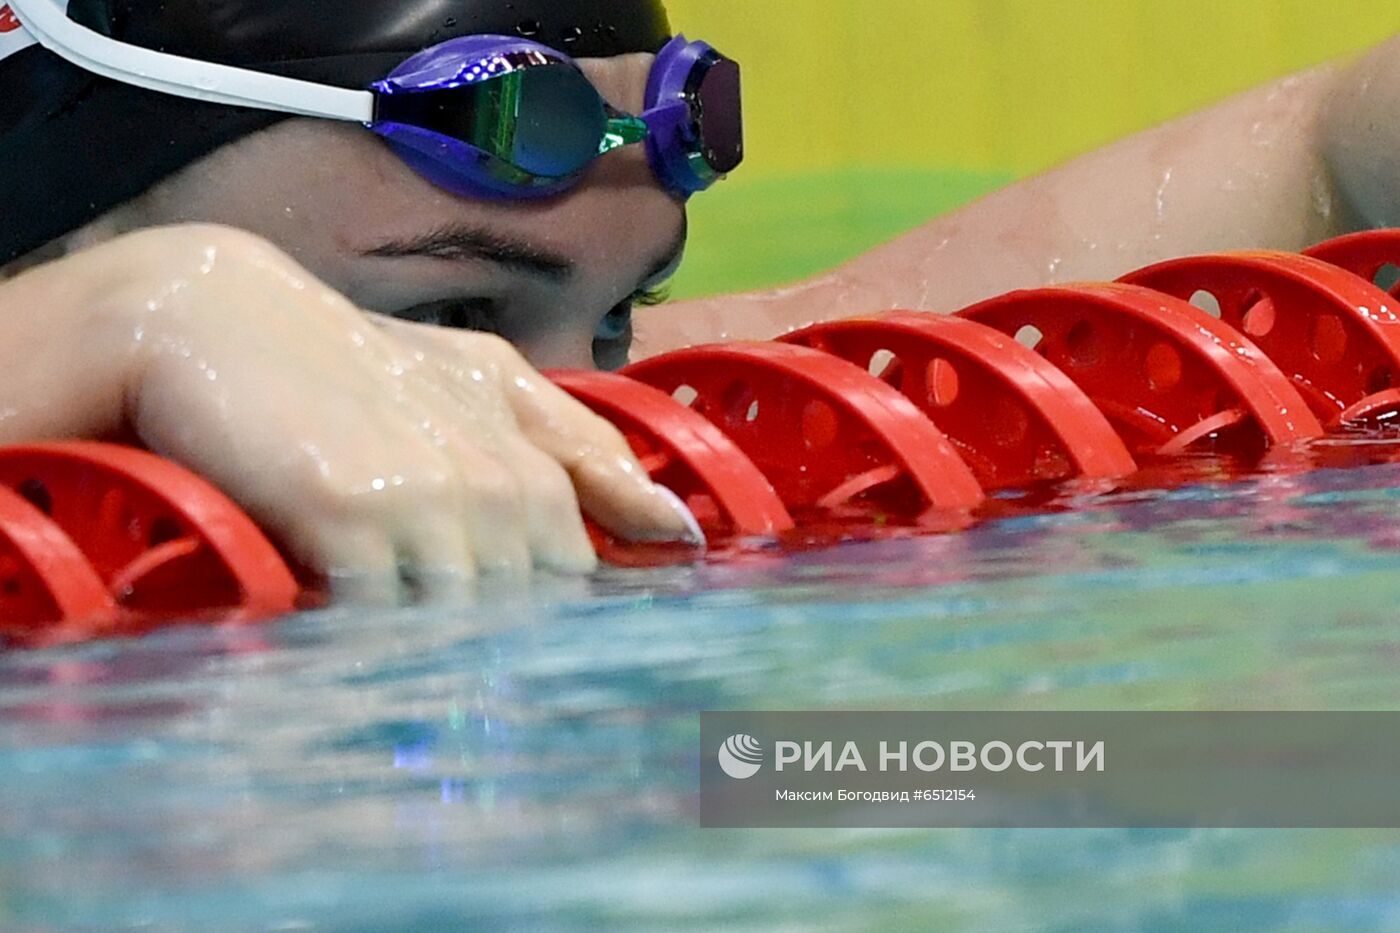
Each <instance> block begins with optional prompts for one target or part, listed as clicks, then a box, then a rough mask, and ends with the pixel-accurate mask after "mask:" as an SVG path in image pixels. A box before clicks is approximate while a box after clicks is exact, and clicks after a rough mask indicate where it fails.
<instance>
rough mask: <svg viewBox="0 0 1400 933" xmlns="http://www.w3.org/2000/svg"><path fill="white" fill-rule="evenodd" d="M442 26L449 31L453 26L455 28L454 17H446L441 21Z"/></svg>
mask: <svg viewBox="0 0 1400 933" xmlns="http://www.w3.org/2000/svg"><path fill="white" fill-rule="evenodd" d="M442 25H443V26H445V27H446V28H448V29H451V28H452V27H453V26H456V25H457V17H455V16H449V17H447V19H446V20H444V21H443V24H442Z"/></svg>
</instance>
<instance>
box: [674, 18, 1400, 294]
mask: <svg viewBox="0 0 1400 933" xmlns="http://www.w3.org/2000/svg"><path fill="white" fill-rule="evenodd" d="M667 7H668V9H669V10H670V13H671V22H672V25H673V26H674V27H675V28H676V29H677V30H680V31H684V32H686V33H688V34H690V35H691V36H693V37H697V38H704V39H706V40H707V41H709V42H711V43H712V44H714V45H716V46H717V47H719V48H720V49H722V50H723V51H725V52H726V53H728V54H730V55H732V56H733V57H735V58H737V59H739V60H740V61H741V62H742V64H743V66H744V78H745V86H746V90H745V110H746V118H747V122H748V146H749V154H748V161H747V162H746V164H745V165H744V167H743V168H742V169H741V170H740V171H739V172H738V173H736V174H735V176H734V177H733V178H731V179H729V180H728V181H726V182H725V183H723V184H721V185H719V186H718V187H717V188H716V189H714V190H713V191H711V192H708V193H706V194H705V195H704V196H702V197H697V198H696V199H695V200H694V201H693V202H692V209H691V216H692V223H693V226H694V235H693V237H692V241H691V249H690V253H689V256H688V258H687V261H686V264H685V266H684V268H683V269H682V271H681V273H680V275H679V276H678V277H677V279H676V281H675V283H674V293H675V295H676V296H677V297H687V296H694V295H700V294H709V293H713V292H719V291H732V290H739V289H748V288H756V287H761V286H767V285H776V284H780V283H782V282H785V281H790V280H792V279H796V278H800V277H803V276H807V275H811V274H813V273H816V272H819V271H821V270H823V269H827V268H830V267H831V266H834V265H836V264H838V263H839V262H841V261H843V260H845V259H847V258H849V257H851V256H854V255H856V254H858V253H860V252H861V251H863V250H865V249H867V248H869V247H871V246H874V245H875V244H877V243H880V242H882V241H884V240H887V239H889V238H890V237H892V236H894V235H896V234H898V233H900V232H902V231H904V230H907V229H910V228H912V227H915V226H917V225H918V224H920V223H921V222H923V221H924V220H927V219H928V218H929V217H932V216H934V215H936V214H939V213H942V212H944V211H947V210H950V209H952V208H955V207H957V206H959V205H961V204H964V203H966V202H967V201H969V200H972V199H974V198H976V197H977V196H979V195H981V194H984V193H986V192H987V191H989V190H991V189H993V188H996V187H998V186H1000V185H1003V184H1005V183H1006V182H1008V181H1011V180H1013V179H1015V178H1018V177H1022V176H1025V175H1028V174H1032V173H1034V172H1037V171H1040V170H1042V169H1045V168H1047V167H1049V166H1051V165H1054V164H1055V163H1057V162H1060V161H1062V160H1064V159H1066V158H1069V157H1071V156H1073V155H1075V154H1077V153H1080V152H1084V151H1087V150H1089V149H1092V148H1094V147H1096V146H1098V145H1100V144H1102V143H1105V142H1107V141H1109V140H1111V139H1115V138H1117V137H1119V136H1123V135H1125V134H1127V133H1131V132H1133V131H1134V130H1138V129H1142V128H1144V127H1147V126H1151V125H1152V124H1154V123H1159V122H1161V121H1162V120H1165V119H1168V118H1170V117H1173V116H1177V115H1180V114H1182V113H1185V112H1188V111H1190V110H1193V109H1195V108H1198V107H1201V106H1203V105H1205V104H1208V103H1210V102H1212V101H1215V100H1218V99H1220V98H1222V97H1225V96H1227V95H1228V94H1230V93H1232V92H1234V91H1238V90H1242V89H1244V88H1247V87H1249V86H1251V85H1254V84H1257V83H1259V82H1261V81H1264V80H1267V79H1269V78H1271V77H1275V76H1278V75H1282V74H1286V73H1288V72H1291V71H1296V70H1298V69H1301V68H1305V67H1308V66H1310V65H1314V64H1317V63H1319V62H1323V61H1326V60H1329V59H1333V58H1337V57H1338V56H1344V55H1349V54H1354V53H1355V52H1357V51H1358V50H1360V49H1363V48H1365V47H1367V46H1369V45H1372V44H1374V43H1375V42H1378V41H1380V40H1381V39H1383V38H1385V37H1386V36H1388V35H1391V34H1393V33H1396V32H1400V5H1397V4H1394V3H1391V2H1384V0H1335V2H1330V3H1321V2H1317V0H1169V2H1165V3H1164V2H1161V0H1154V2H1149V0H1077V2H1076V0H912V2H911V0H859V2H857V0H783V2H777V3H759V2H756V0H723V2H717V0H668V3H667Z"/></svg>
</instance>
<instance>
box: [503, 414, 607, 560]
mask: <svg viewBox="0 0 1400 933" xmlns="http://www.w3.org/2000/svg"><path fill="white" fill-rule="evenodd" d="M502 456H503V458H504V459H505V460H507V461H508V462H510V463H514V464H515V465H516V466H517V467H518V468H519V475H520V476H521V477H525V478H526V479H524V480H523V485H524V490H523V496H524V503H523V504H524V508H525V527H526V536H527V541H528V544H529V548H530V555H531V560H532V562H533V564H534V566H536V567H538V568H540V569H542V570H550V571H553V572H555V573H563V574H586V573H591V572H593V571H594V570H595V569H597V566H598V557H597V555H596V554H595V553H594V552H593V543H592V542H591V541H589V539H588V530H587V529H586V528H585V527H584V524H583V516H582V514H580V512H579V502H578V495H577V494H576V493H575V492H574V485H573V481H572V480H571V479H570V478H569V474H568V473H567V472H565V470H564V468H563V467H561V466H560V465H559V464H558V463H556V462H555V461H554V460H553V459H551V458H550V457H549V456H547V455H546V454H544V453H543V452H542V451H540V450H539V449H538V448H536V447H534V446H532V445H531V444H530V443H529V442H528V441H526V440H525V439H524V438H523V437H519V436H517V437H515V438H512V439H509V440H507V441H505V442H504V449H503V451H502Z"/></svg>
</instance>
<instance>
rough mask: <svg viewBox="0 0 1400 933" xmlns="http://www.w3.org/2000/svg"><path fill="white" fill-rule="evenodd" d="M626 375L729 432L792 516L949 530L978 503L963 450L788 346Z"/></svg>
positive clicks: (864, 376) (843, 371)
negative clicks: (829, 515) (847, 515)
mask: <svg viewBox="0 0 1400 933" xmlns="http://www.w3.org/2000/svg"><path fill="white" fill-rule="evenodd" d="M623 373H624V375H627V376H630V377H631V378H634V379H638V380H640V381H642V382H645V383H648V384H650V385H652V386H655V387H656V388H658V389H660V390H661V391H663V392H666V393H669V394H671V395H672V396H673V397H677V398H681V399H682V400H687V399H688V400H690V402H691V405H692V407H694V408H695V410H696V411H698V412H699V413H700V414H702V415H704V416H705V417H706V418H708V419H709V420H710V421H711V422H713V423H714V424H715V425H716V426H718V427H719V428H720V429H721V430H722V431H724V432H725V433H726V434H727V435H729V437H730V438H731V439H732V440H733V441H734V443H735V444H737V445H738V446H739V448H740V449H741V450H743V451H744V453H745V454H747V455H748V457H749V459H751V460H752V461H753V462H754V464H755V465H756V466H757V467H758V468H759V469H760V470H761V471H762V472H763V474H764V476H766V477H767V478H768V480H769V482H770V483H772V485H773V488H774V489H776V490H777V492H778V495H779V496H780V497H781V498H782V500H783V502H784V504H786V505H787V507H788V508H789V509H790V510H793V511H797V510H799V509H805V510H811V509H819V510H827V511H835V512H843V513H844V512H847V511H854V512H857V513H860V514H866V515H869V514H872V513H873V514H874V515H876V516H877V519H876V520H877V521H878V516H881V515H895V516H901V517H904V518H910V519H918V518H923V519H925V520H927V521H929V522H941V521H945V520H946V515H945V516H944V517H943V518H940V517H938V516H936V515H935V514H934V513H935V512H943V511H944V510H966V509H970V508H972V507H975V506H977V505H979V504H980V503H981V502H982V501H983V498H984V497H983V494H982V490H981V487H980V486H978V484H977V480H976V479H975V478H974V477H973V475H972V471H971V470H970V469H968V466H967V464H966V463H964V462H963V461H962V459H961V458H960V457H959V456H958V452H957V449H956V448H955V447H954V446H953V445H952V444H951V443H950V442H949V441H948V439H947V437H946V436H944V434H943V433H942V432H941V431H939V430H938V428H936V427H934V425H933V423H932V422H931V421H929V420H928V419H927V418H925V417H924V416H923V415H922V414H921V413H920V412H919V410H918V409H917V408H915V407H914V405H913V404H911V403H910V401H909V400H908V399H906V398H905V397H904V396H903V395H900V394H899V393H898V392H897V391H895V390H894V389H892V388H890V387H889V386H887V385H885V384H884V383H883V382H881V381H880V380H878V379H876V378H874V377H873V376H871V375H870V374H869V373H867V372H865V371H864V370H862V369H860V368H859V367H857V366H853V365H852V364H850V363H847V362H846V361H845V360H840V359H837V358H836V357H834V356H829V355H827V354H825V353H821V352H818V351H816V350H810V349H808V348H806V347H796V346H786V345H782V344H761V343H753V344H749V343H737V344H725V345H720V346H710V347H695V348H692V349H689V350H680V351H677V352H675V353H668V354H666V355H664V356H658V357H653V358H651V359H648V360H645V361H643V362H641V363H637V364H635V365H633V366H630V367H628V368H627V369H626V370H624V371H623Z"/></svg>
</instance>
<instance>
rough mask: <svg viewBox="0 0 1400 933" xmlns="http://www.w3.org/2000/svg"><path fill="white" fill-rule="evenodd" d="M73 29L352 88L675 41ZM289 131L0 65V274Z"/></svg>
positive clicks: (377, 23) (92, 5)
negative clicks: (452, 52)
mask: <svg viewBox="0 0 1400 933" xmlns="http://www.w3.org/2000/svg"><path fill="white" fill-rule="evenodd" d="M0 2H3V0H0ZM68 15H69V17H70V18H72V19H74V20H76V21H78V22H80V23H82V24H83V25H85V26H88V27H89V28H92V29H95V30H96V31H98V32H100V33H102V34H104V35H107V36H111V37H113V38H116V39H120V40H122V41H124V42H129V43H132V44H133V45H139V46H144V47H146V48H152V49H157V50H159V51H162V52H168V53H171V54H174V55H182V56H186V57H190V58H198V59H201V60H203V61H210V62H218V63H220V64H226V65H237V66H240V67H243V68H250V69H253V70H256V71H264V72H269V73H272V74H279V75H283V76H286V77H292V78H302V79H304V80H308V81H317V82H320V83H323V84H332V85H336V86H340V87H347V88H356V89H361V88H365V87H368V86H369V85H370V84H371V83H372V82H374V81H377V80H379V79H380V78H383V77H384V76H385V75H386V74H387V73H388V72H389V71H390V70H392V69H393V67H394V66H395V65H397V64H399V62H401V61H402V60H403V59H405V58H407V57H408V56H409V55H412V54H414V53H416V52H419V51H421V50H422V49H424V48H427V47H428V46H431V45H435V44H437V43H439V42H445V41H446V40H448V39H454V38H457V37H459V36H468V35H481V34H487V33H492V34H502V35H518V36H524V37H526V38H530V39H533V40H535V41H537V42H542V43H544V44H546V45H549V46H552V47H554V48H557V49H560V50H561V51H564V52H566V53H568V54H569V55H571V56H573V57H575V58H587V57H595V56H597V57H601V56H611V55H622V54H626V53H629V52H656V51H659V50H660V49H661V47H662V46H663V45H665V44H666V42H667V40H668V39H669V38H670V35H671V31H670V26H669V24H668V22H667V19H666V11H665V9H664V8H663V7H662V4H661V0H360V2H344V0H179V2H174V0H170V2H167V0H69V4H68ZM285 119H288V115H287V114H282V113H274V112H271V111H264V110H252V109H246V108H242V107H230V106H226V105H222V104H209V103H202V102H199V101H193V100H187V99H185V98H182V97H174V96H171V95H167V94H159V93H156V92H154V91H148V90H144V89H142V88H137V87H133V86H131V85H127V84H122V83H119V82H116V81H112V80H110V79H107V78H102V77H98V76H95V75H93V74H91V73H89V72H86V71H83V70H82V69H80V68H78V67H76V66H74V65H71V64H69V63H68V62H66V61H64V60H63V59H61V58H60V57H58V56H57V55H55V54H53V53H52V52H49V51H47V50H46V49H43V48H40V47H38V46H35V47H31V48H28V49H25V50H23V51H21V52H18V53H16V54H14V55H12V56H11V57H9V58H7V59H5V60H4V61H0V179H3V192H4V194H3V196H0V263H4V262H8V261H10V260H12V259H15V258H17V257H19V256H23V255H24V254H26V253H28V252H30V251H32V250H34V249H37V248H39V247H40V246H43V245H44V244H45V243H48V242H49V241H51V240H53V239H55V238H57V237H60V236H62V235H64V234H65V233H69V232H71V231H73V230H76V229H77V228H79V227H81V226H83V225H84V224H86V223H88V222H90V221H92V220H94V219H96V218H97V217H99V216H101V215H102V214H103V213H105V212H106V211H108V210H111V209H112V208H114V207H117V206H118V205H120V204H122V203H123V202H125V201H129V200H131V199H132V198H134V197H137V196H138V195H140V194H142V193H143V192H145V191H146V190H147V189H149V188H150V187H151V186H152V185H154V184H156V183H157V182H159V181H160V180H161V179H163V178H166V177H167V176H169V175H171V174H173V173H174V172H176V171H178V170H180V169H182V168H184V167H185V166H186V165H189V164H190V163H191V162H193V161H195V160H197V159H199V158H201V157H202V156H204V155H207V154H208V153H210V152H213V151H214V150H215V149H218V148H219V147H220V146H224V145H226V144H228V143H231V142H233V141H235V140H238V139H241V138H242V137H244V136H247V135H249V134H251V133H255V132H257V131H258V130H261V129H265V128H266V127H269V126H272V125H273V124H275V123H278V122H280V121H282V120H285Z"/></svg>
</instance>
